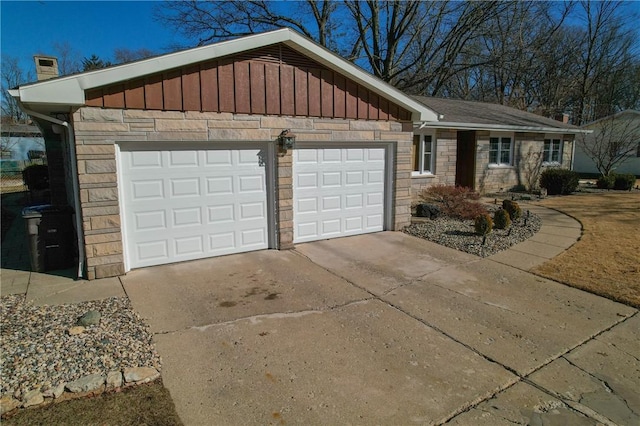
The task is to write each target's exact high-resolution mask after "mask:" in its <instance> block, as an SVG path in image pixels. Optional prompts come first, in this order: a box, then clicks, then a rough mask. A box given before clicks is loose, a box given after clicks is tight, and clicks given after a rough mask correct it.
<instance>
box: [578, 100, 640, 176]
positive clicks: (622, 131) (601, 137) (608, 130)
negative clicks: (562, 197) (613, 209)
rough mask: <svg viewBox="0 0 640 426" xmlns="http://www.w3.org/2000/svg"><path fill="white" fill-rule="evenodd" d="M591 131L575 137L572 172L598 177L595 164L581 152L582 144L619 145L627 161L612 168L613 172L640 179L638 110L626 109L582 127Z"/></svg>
mask: <svg viewBox="0 0 640 426" xmlns="http://www.w3.org/2000/svg"><path fill="white" fill-rule="evenodd" d="M582 128H583V129H589V130H593V133H591V134H585V135H580V136H578V143H577V144H576V152H575V158H574V163H573V170H575V171H576V172H578V173H584V174H594V175H597V174H600V172H599V171H598V168H597V167H596V164H595V162H594V161H593V160H592V159H591V157H589V156H588V155H587V153H586V152H585V151H584V149H583V147H582V146H583V144H587V145H588V146H593V144H595V143H604V144H606V145H615V144H621V145H619V146H622V147H624V148H623V149H624V151H625V152H623V153H622V154H623V155H624V154H626V158H625V159H624V160H623V161H622V162H620V163H619V164H618V166H617V167H616V168H615V170H614V171H615V173H631V174H634V175H636V176H640V111H634V110H626V111H620V112H618V113H616V114H612V115H610V116H607V117H604V118H601V119H599V120H596V121H593V122H591V123H588V124H585V125H584V126H582Z"/></svg>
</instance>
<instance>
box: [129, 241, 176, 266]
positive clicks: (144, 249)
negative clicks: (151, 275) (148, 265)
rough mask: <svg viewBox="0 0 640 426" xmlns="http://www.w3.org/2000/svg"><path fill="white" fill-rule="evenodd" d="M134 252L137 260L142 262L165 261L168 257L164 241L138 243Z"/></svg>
mask: <svg viewBox="0 0 640 426" xmlns="http://www.w3.org/2000/svg"><path fill="white" fill-rule="evenodd" d="M136 252H137V255H138V258H139V259H140V260H141V261H143V262H144V261H153V260H156V259H165V258H167V256H169V249H168V246H167V241H166V240H160V241H149V242H144V243H140V244H138V245H137V247H136Z"/></svg>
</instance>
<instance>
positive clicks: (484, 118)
mask: <svg viewBox="0 0 640 426" xmlns="http://www.w3.org/2000/svg"><path fill="white" fill-rule="evenodd" d="M413 98H414V99H416V100H417V101H419V102H421V103H422V104H424V105H426V106H427V107H429V108H430V109H432V110H434V111H436V112H437V113H438V114H439V120H440V121H438V122H437V123H423V125H422V126H421V127H422V128H454V129H463V130H495V131H515V132H540V133H570V134H571V133H573V134H575V133H584V132H585V131H584V130H581V129H579V128H578V127H576V126H573V125H571V124H565V123H562V122H560V121H557V120H553V119H551V118H546V117H542V116H540V115H537V114H533V113H530V112H527V111H521V110H518V109H515V108H511V107H508V106H505V105H499V104H491V103H485V102H474V101H463V100H457V99H442V98H432V97H427V96H413Z"/></svg>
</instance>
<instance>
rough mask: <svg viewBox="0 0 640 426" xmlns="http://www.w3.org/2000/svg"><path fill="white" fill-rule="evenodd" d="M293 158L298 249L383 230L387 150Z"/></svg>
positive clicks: (307, 152)
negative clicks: (307, 245) (302, 246)
mask: <svg viewBox="0 0 640 426" xmlns="http://www.w3.org/2000/svg"><path fill="white" fill-rule="evenodd" d="M293 153H294V155H293V176H294V179H293V222H294V236H293V239H294V242H295V243H301V242H306V241H314V240H322V239H328V238H335V237H342V236H347V235H357V234H364V233H369V232H378V231H382V230H383V228H384V195H385V194H384V175H385V149H384V148H358V149H347V148H341V149H326V148H325V149H296V150H294V151H293Z"/></svg>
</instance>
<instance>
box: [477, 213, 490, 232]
mask: <svg viewBox="0 0 640 426" xmlns="http://www.w3.org/2000/svg"><path fill="white" fill-rule="evenodd" d="M474 226H475V229H476V234H478V235H480V236H483V237H484V236H486V235H487V234H488V233H490V232H491V229H492V228H493V221H492V220H491V216H489V215H488V214H486V213H485V214H481V215H479V216H478V217H476V220H475V224H474Z"/></svg>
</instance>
